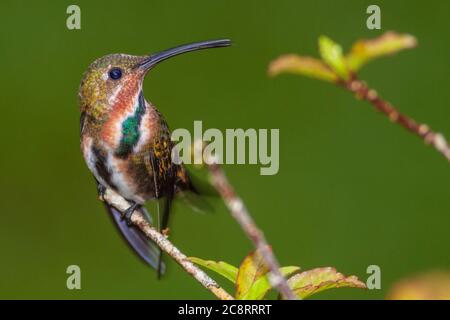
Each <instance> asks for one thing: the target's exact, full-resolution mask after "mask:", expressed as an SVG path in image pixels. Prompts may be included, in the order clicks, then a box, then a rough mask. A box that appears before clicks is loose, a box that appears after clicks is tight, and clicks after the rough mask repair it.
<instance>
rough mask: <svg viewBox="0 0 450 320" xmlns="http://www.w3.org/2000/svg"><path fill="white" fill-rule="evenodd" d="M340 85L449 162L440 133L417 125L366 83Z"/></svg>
mask: <svg viewBox="0 0 450 320" xmlns="http://www.w3.org/2000/svg"><path fill="white" fill-rule="evenodd" d="M340 84H341V85H342V86H344V87H345V88H346V89H347V90H349V91H351V92H353V93H354V94H356V96H357V97H358V98H361V99H364V100H366V101H368V102H370V103H371V104H372V105H373V106H374V107H375V109H376V110H378V111H380V112H382V113H384V114H385V115H386V116H387V117H388V118H389V119H390V120H391V121H392V122H394V123H398V124H399V125H401V126H402V127H404V128H405V129H407V130H409V131H410V132H412V133H414V134H416V135H418V136H419V137H421V138H422V139H423V140H424V141H425V143H426V144H431V145H432V146H433V147H434V148H435V149H436V150H437V151H438V152H440V153H441V154H442V155H443V156H444V157H445V158H446V159H447V160H448V161H450V146H449V145H448V143H447V140H446V139H445V137H444V136H443V135H442V134H441V133H437V132H434V131H433V130H431V129H430V128H429V127H428V126H427V125H426V124H420V123H417V122H416V121H414V120H413V119H411V118H409V117H408V116H406V115H404V114H401V113H400V112H399V111H398V110H397V109H396V108H395V107H394V106H392V105H391V104H390V103H389V102H387V101H385V100H383V99H382V98H380V97H379V96H378V94H377V92H376V91H375V90H373V89H370V88H369V87H368V86H367V84H366V83H364V82H363V81H360V80H358V79H356V78H355V77H353V79H351V80H349V81H345V82H344V81H341V82H340Z"/></svg>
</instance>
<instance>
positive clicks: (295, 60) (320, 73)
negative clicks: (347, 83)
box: [268, 54, 338, 82]
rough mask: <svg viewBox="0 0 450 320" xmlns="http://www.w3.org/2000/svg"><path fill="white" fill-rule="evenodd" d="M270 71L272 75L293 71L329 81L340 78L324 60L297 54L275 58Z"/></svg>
mask: <svg viewBox="0 0 450 320" xmlns="http://www.w3.org/2000/svg"><path fill="white" fill-rule="evenodd" d="M268 72H269V75H271V76H277V75H279V74H283V73H293V74H300V75H303V76H307V77H311V78H315V79H319V80H324V81H328V82H335V81H336V80H337V79H338V76H337V75H336V74H335V73H334V72H333V71H332V70H331V69H330V67H328V66H327V65H326V64H325V63H323V62H322V61H320V60H318V59H315V58H311V57H303V56H298V55H295V54H286V55H282V56H280V57H278V58H277V59H275V60H273V61H272V62H271V63H270V65H269V70H268Z"/></svg>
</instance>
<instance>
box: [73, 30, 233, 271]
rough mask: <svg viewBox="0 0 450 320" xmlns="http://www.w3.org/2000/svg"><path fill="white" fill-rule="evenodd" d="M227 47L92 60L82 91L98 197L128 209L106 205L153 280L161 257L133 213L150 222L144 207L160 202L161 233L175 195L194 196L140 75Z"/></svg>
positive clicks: (83, 139)
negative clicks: (113, 195)
mask: <svg viewBox="0 0 450 320" xmlns="http://www.w3.org/2000/svg"><path fill="white" fill-rule="evenodd" d="M229 45H231V41H230V40H228V39H221V40H210V41H202V42H195V43H190V44H185V45H181V46H177V47H174V48H171V49H168V50H164V51H160V52H158V53H155V54H150V55H144V56H134V55H129V54H110V55H106V56H103V57H101V58H98V59H97V60H95V61H94V62H93V63H92V64H91V65H90V66H89V67H88V69H87V71H86V72H85V73H84V75H83V78H82V81H81V84H80V88H79V94H78V95H79V105H80V111H81V116H80V146H81V151H82V154H83V157H84V159H85V161H86V164H87V166H88V168H89V170H90V171H91V172H92V174H93V176H94V178H95V181H96V183H97V190H98V192H99V195H100V196H102V195H103V193H104V191H105V190H106V188H110V189H112V190H114V191H116V192H117V193H118V194H120V195H121V196H122V197H124V198H125V199H127V200H128V201H129V202H130V204H131V205H130V207H129V208H128V209H127V210H126V211H125V212H124V213H123V215H122V213H121V212H119V211H118V210H117V209H115V208H114V207H112V206H110V205H109V204H107V203H105V206H106V209H107V211H108V212H109V214H110V216H112V218H113V221H114V222H115V224H116V226H117V227H118V229H119V231H120V232H121V234H122V235H123V237H124V238H125V240H126V241H127V242H128V244H129V245H130V246H131V248H132V249H134V251H135V252H136V253H137V254H138V255H139V256H140V257H141V258H142V259H143V260H144V261H145V262H146V263H147V264H149V265H150V266H151V267H152V268H154V269H156V270H157V271H158V276H159V275H160V274H162V273H164V264H163V263H162V262H161V251H160V249H159V248H158V247H157V246H156V244H154V243H153V242H151V241H149V240H147V239H146V238H145V237H144V235H143V234H142V233H141V232H140V231H139V230H138V229H136V228H135V227H134V226H133V225H132V224H131V216H132V214H133V212H134V211H135V210H137V209H139V210H141V212H143V213H144V215H145V217H146V219H147V220H148V222H150V223H152V219H151V216H150V215H149V214H148V212H147V211H146V210H145V207H144V206H143V205H144V204H145V203H146V202H147V201H151V200H156V201H159V199H164V207H163V214H162V219H161V221H160V226H159V228H160V230H165V229H166V228H167V226H168V219H169V213H170V209H171V204H172V201H173V200H174V197H175V196H176V195H177V194H187V193H190V194H194V195H195V194H197V195H199V192H198V190H197V189H196V187H194V185H193V183H192V180H191V179H190V177H189V175H188V173H187V171H186V169H185V167H184V166H183V164H178V162H177V161H173V159H172V149H173V147H174V144H173V142H172V140H171V134H170V130H169V126H168V124H167V122H166V120H165V119H164V117H163V116H162V114H161V113H160V112H159V111H158V109H157V108H156V107H155V106H154V105H153V104H152V103H151V102H149V101H147V100H146V99H145V97H144V93H143V81H144V78H145V76H146V75H147V74H148V73H149V71H150V70H152V69H153V68H154V67H155V66H156V65H157V64H159V63H160V62H162V61H164V60H167V59H169V58H171V57H174V56H177V55H180V54H183V53H187V52H190V51H196V50H201V49H208V48H218V47H226V46H229Z"/></svg>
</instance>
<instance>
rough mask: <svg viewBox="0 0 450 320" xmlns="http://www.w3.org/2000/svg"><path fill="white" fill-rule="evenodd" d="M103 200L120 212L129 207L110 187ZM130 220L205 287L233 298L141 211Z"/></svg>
mask: <svg viewBox="0 0 450 320" xmlns="http://www.w3.org/2000/svg"><path fill="white" fill-rule="evenodd" d="M103 200H104V201H106V202H107V203H108V204H110V205H111V206H113V207H115V208H116V209H117V210H119V211H120V212H124V211H125V210H126V209H127V208H129V207H130V204H129V203H128V202H127V201H126V200H125V199H124V198H122V197H121V196H120V195H118V194H117V193H116V192H114V191H112V190H111V189H107V190H106V192H105V194H104V196H103ZM131 222H132V223H133V224H134V225H135V226H136V227H138V228H139V229H140V230H141V231H142V232H143V233H144V234H145V235H146V237H147V238H148V239H150V240H152V241H154V242H155V243H156V244H157V245H158V246H159V247H160V248H161V250H163V251H164V252H166V253H167V254H168V255H169V256H170V257H172V258H173V259H174V260H175V261H176V262H177V263H178V264H179V265H180V266H181V267H182V268H183V269H184V270H185V271H186V272H187V273H189V274H190V275H191V276H192V277H194V278H195V279H196V280H197V281H198V282H200V283H201V284H202V285H203V286H204V287H205V288H206V289H208V290H209V291H211V292H212V293H213V294H214V295H215V296H216V297H217V298H219V299H221V300H233V297H232V296H231V295H230V294H229V293H228V292H226V291H225V290H224V289H222V288H221V287H220V286H219V285H218V284H217V282H216V281H214V280H213V279H211V278H210V277H209V276H208V275H207V274H206V273H205V272H204V271H203V270H201V269H199V268H198V267H197V266H195V265H194V264H193V263H192V262H191V261H190V260H189V259H188V258H187V256H186V255H185V254H183V253H182V252H181V251H180V250H179V249H178V248H177V247H175V246H174V245H173V244H172V243H171V242H170V241H169V240H168V239H167V238H166V237H165V236H164V235H163V234H161V233H160V232H158V231H157V230H156V229H155V228H153V227H152V226H151V225H150V224H149V223H148V222H147V220H145V219H144V216H143V215H142V213H141V212H140V211H138V210H136V211H135V212H134V213H133V215H132V216H131Z"/></svg>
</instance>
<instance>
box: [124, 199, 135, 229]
mask: <svg viewBox="0 0 450 320" xmlns="http://www.w3.org/2000/svg"><path fill="white" fill-rule="evenodd" d="M138 206H139V204H137V203H134V204H132V205H131V206H130V207H129V208H128V209H127V210H125V212H124V213H123V219H124V220H125V222H126V223H127V225H128V226H129V227H131V226H132V225H133V222H132V221H131V217H132V216H133V213H134V211H135V210H136V209H137V207H138Z"/></svg>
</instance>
